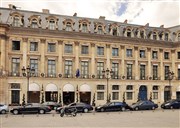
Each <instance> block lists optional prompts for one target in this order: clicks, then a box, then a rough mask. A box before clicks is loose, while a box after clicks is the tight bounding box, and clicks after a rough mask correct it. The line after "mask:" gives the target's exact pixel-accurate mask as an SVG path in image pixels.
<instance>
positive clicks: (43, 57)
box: [40, 39, 46, 73]
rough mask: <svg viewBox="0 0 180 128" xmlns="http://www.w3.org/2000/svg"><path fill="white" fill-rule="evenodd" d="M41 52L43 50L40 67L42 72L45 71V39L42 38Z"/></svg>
mask: <svg viewBox="0 0 180 128" xmlns="http://www.w3.org/2000/svg"><path fill="white" fill-rule="evenodd" d="M40 40H41V43H40V52H41V62H40V63H41V64H40V65H41V67H40V73H45V43H46V40H45V39H40Z"/></svg>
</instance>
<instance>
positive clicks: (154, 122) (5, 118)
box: [0, 109, 180, 128]
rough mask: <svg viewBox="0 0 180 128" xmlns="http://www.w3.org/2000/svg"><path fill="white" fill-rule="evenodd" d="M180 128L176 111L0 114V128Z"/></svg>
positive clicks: (177, 111) (179, 114)
mask: <svg viewBox="0 0 180 128" xmlns="http://www.w3.org/2000/svg"><path fill="white" fill-rule="evenodd" d="M115 127H116V128H141V127H142V128H180V109H179V110H162V109H157V110H154V111H153V110H146V111H125V112H104V113H101V112H99V113H96V112H91V113H80V114H77V116H76V117H71V116H64V117H60V115H59V114H57V113H56V112H54V111H52V112H51V113H48V114H43V115H39V114H26V115H12V114H10V113H9V114H6V115H2V114H1V115H0V128H115Z"/></svg>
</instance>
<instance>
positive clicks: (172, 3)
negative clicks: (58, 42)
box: [0, 0, 180, 27]
mask: <svg viewBox="0 0 180 128" xmlns="http://www.w3.org/2000/svg"><path fill="white" fill-rule="evenodd" d="M10 3H11V4H14V5H15V6H16V7H20V9H21V10H31V11H38V12H41V11H42V9H49V10H50V13H52V14H60V15H70V16H72V15H73V14H74V13H75V12H76V13H77V16H78V17H88V18H99V16H105V17H106V20H111V21H117V22H124V20H126V19H127V20H128V23H131V24H139V25H145V24H146V23H149V24H150V26H154V27H159V26H160V25H164V26H165V27H170V26H176V25H180V0H0V7H6V8H7V7H8V4H10Z"/></svg>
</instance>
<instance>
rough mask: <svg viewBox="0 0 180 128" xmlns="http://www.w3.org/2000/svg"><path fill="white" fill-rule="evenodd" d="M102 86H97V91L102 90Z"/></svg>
mask: <svg viewBox="0 0 180 128" xmlns="http://www.w3.org/2000/svg"><path fill="white" fill-rule="evenodd" d="M104 88H105V87H104V85H97V90H104Z"/></svg>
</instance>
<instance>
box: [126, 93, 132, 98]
mask: <svg viewBox="0 0 180 128" xmlns="http://www.w3.org/2000/svg"><path fill="white" fill-rule="evenodd" d="M126 98H127V100H132V99H133V93H132V92H126Z"/></svg>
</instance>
